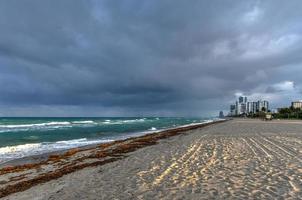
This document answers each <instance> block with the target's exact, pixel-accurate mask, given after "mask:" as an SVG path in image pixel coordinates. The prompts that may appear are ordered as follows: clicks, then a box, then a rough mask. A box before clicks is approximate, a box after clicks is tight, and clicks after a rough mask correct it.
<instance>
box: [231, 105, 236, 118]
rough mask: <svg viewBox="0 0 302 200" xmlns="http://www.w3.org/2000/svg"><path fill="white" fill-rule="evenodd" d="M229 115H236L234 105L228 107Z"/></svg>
mask: <svg viewBox="0 0 302 200" xmlns="http://www.w3.org/2000/svg"><path fill="white" fill-rule="evenodd" d="M230 115H231V116H234V115H236V105H230Z"/></svg>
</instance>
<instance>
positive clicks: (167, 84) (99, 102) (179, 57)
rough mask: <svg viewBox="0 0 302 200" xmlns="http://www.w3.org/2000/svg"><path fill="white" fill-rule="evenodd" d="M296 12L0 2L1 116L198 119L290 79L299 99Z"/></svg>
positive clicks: (236, 6) (295, 7) (272, 4)
mask: <svg viewBox="0 0 302 200" xmlns="http://www.w3.org/2000/svg"><path fill="white" fill-rule="evenodd" d="M280 8H282V9H280ZM301 9H302V3H301V2H300V1H298V0H296V1H291V2H286V3H284V2H283V1H257V2H248V1H239V0H238V1H223V2H222V1H216V0H214V1H211V2H208V1H186V2H184V1H181V0H173V1H172V0H168V1H139V0H134V1H128V0H125V1H123V2H115V1H112V0H104V1H95V0H64V1H53V0H46V1H39V2H37V1H33V0H25V1H22V2H19V1H17V0H9V1H1V2H0V26H1V31H0V106H1V113H4V114H3V115H6V116H8V115H12V116H18V115H31V116H32V115H52V116H53V115H89V113H91V115H94V116H95V115H99V116H104V115H112V116H113V115H114V116H117V115H119V116H129V115H165V116H167V115H170V116H171V115H177V116H183V115H185V116H188V115H189V116H193V115H194V116H195V115H198V116H204V115H210V114H212V113H216V112H217V110H218V109H224V107H226V108H228V105H227V103H228V102H230V101H232V100H233V98H234V94H235V93H236V92H238V91H239V92H242V93H246V94H254V93H259V95H263V97H266V95H267V94H268V95H271V96H272V95H273V96H274V95H276V94H277V93H280V92H281V93H282V92H285V91H288V90H286V88H287V89H289V88H290V84H289V82H290V81H291V82H293V83H294V85H293V87H294V89H293V91H297V92H295V95H293V97H295V98H297V97H298V95H300V94H301V92H300V88H301V87H300V86H301V85H302V81H301V79H300V76H299V74H301V72H302V68H301V63H302V58H301V50H302V44H301V32H302V27H301V20H302V14H301ZM276 10H278V15H276V12H275V11H276ZM272 16H274V17H272ZM284 81H289V82H284ZM276 84H277V85H276ZM278 84H281V85H278ZM259 88H262V89H261V91H260V90H259V91H258V89H259ZM293 91H292V92H293ZM281 93H280V94H281ZM275 99H276V98H272V100H275ZM288 100H289V99H288V98H287V97H286V98H283V97H282V96H280V95H279V96H278V100H276V103H275V104H276V106H279V105H283V104H286V103H287V101H288ZM59 110H61V111H62V112H59ZM88 111H89V112H88Z"/></svg>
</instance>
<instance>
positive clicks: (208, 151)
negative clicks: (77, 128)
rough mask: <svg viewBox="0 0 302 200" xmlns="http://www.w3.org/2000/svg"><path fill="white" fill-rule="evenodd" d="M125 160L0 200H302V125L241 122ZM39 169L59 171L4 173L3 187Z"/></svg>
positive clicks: (178, 139)
mask: <svg viewBox="0 0 302 200" xmlns="http://www.w3.org/2000/svg"><path fill="white" fill-rule="evenodd" d="M85 152H86V151H85ZM86 153H87V152H86ZM82 154H83V153H82ZM126 155H127V156H124V157H123V158H119V159H116V160H115V161H112V162H111V161H110V162H108V163H106V164H103V165H96V166H92V167H84V168H83V169H80V170H76V171H75V172H73V173H69V174H67V175H64V176H62V177H60V178H56V179H50V181H48V182H45V183H41V184H38V185H35V186H33V187H31V188H29V189H28V190H25V191H23V192H18V193H14V194H11V195H9V196H6V197H3V199H302V121H283V120H282V121H272V122H263V121H259V120H244V119H236V120H231V121H227V122H224V123H219V124H215V125H210V126H206V127H203V128H197V129H194V130H189V131H186V132H185V134H180V135H175V136H171V137H169V138H165V139H161V140H160V141H159V142H158V143H156V144H154V145H152V146H146V145H145V146H143V147H141V148H138V149H136V151H129V152H128V153H126ZM76 156H79V155H78V154H73V155H72V159H73V160H72V159H70V158H68V159H67V160H68V162H67V163H68V164H69V165H70V164H71V163H72V162H73V161H74V162H75V159H74V157H76ZM106 158H107V157H106ZM110 158H115V157H110ZM91 159H92V158H91ZM107 159H109V158H107ZM92 160H93V159H92ZM86 161H87V160H86ZM60 162H61V161H60ZM61 164H62V163H61ZM68 164H67V165H68ZM38 170H40V171H41V173H45V171H47V170H48V173H49V172H51V171H54V170H55V167H54V164H53V165H50V164H49V163H48V164H47V165H43V166H40V168H32V169H27V170H23V171H22V170H21V171H20V172H17V171H12V172H11V173H4V174H2V175H0V185H1V187H2V188H4V187H7V186H8V185H9V184H12V183H13V182H14V181H15V182H18V181H21V182H22V181H24V180H25V179H29V178H31V177H33V176H37V174H38V173H39V172H38ZM18 179H19V180H18ZM9 181H11V182H9ZM0 191H1V188H0Z"/></svg>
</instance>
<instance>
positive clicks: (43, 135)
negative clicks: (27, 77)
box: [0, 117, 207, 163]
mask: <svg viewBox="0 0 302 200" xmlns="http://www.w3.org/2000/svg"><path fill="white" fill-rule="evenodd" d="M206 120H207V119H202V118H156V117H152V118H134V117H131V118H0V163H1V162H2V163H3V162H6V161H8V160H12V159H16V158H20V157H24V156H29V155H35V154H41V153H46V152H51V151H57V150H63V149H68V148H73V147H79V146H84V145H89V144H96V143H103V142H108V141H113V140H118V139H124V138H127V137H131V136H137V135H143V134H146V133H149V132H155V131H158V130H162V129H167V128H172V127H177V126H182V125H187V124H192V123H201V122H205V121H206Z"/></svg>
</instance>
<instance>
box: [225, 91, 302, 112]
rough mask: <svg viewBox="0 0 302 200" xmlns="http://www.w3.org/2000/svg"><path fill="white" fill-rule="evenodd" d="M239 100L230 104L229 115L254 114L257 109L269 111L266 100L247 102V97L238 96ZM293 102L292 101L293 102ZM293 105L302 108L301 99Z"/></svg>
mask: <svg viewBox="0 0 302 200" xmlns="http://www.w3.org/2000/svg"><path fill="white" fill-rule="evenodd" d="M238 100H239V101H236V103H235V104H233V105H231V106H230V115H231V116H235V115H251V114H256V113H258V112H259V111H265V112H267V111H269V102H268V101H262V100H260V101H257V102H255V101H252V102H248V101H247V97H244V96H240V97H239V98H238ZM293 103H294V102H293ZM292 105H293V104H292ZM294 105H295V107H299V106H301V109H302V101H301V102H299V103H295V104H294Z"/></svg>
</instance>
